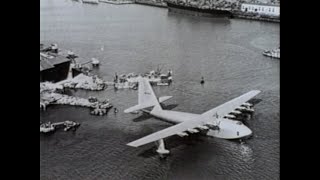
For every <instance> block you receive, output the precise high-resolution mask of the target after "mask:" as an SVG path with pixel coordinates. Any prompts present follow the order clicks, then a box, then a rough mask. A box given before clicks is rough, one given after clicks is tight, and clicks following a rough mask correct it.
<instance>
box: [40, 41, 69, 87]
mask: <svg viewBox="0 0 320 180" xmlns="http://www.w3.org/2000/svg"><path fill="white" fill-rule="evenodd" d="M70 63H71V59H70V58H68V57H66V56H63V55H61V54H59V53H58V48H57V46H56V45H51V46H50V47H44V46H43V45H42V44H40V82H45V81H49V82H58V81H61V80H64V79H66V78H67V77H68V73H69V68H70Z"/></svg>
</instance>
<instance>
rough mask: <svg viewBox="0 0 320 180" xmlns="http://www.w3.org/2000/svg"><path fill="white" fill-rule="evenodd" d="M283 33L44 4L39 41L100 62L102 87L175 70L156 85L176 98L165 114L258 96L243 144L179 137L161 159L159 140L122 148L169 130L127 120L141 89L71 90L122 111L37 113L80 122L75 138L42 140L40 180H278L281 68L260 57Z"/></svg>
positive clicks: (239, 23)
mask: <svg viewBox="0 0 320 180" xmlns="http://www.w3.org/2000/svg"><path fill="white" fill-rule="evenodd" d="M279 31H280V28H279V23H271V22H260V21H251V20H244V19H230V20H228V19H217V18H204V17H194V16H188V15H183V14H174V13H169V12H168V10H167V9H166V8H157V7H152V6H143V5H137V4H128V5H121V6H117V5H113V4H106V3H100V4H99V5H92V4H81V3H79V2H77V1H72V0H41V1H40V39H41V42H43V43H45V44H51V43H56V44H58V46H59V48H60V49H64V50H72V51H73V52H75V54H76V55H78V56H79V57H81V58H79V61H83V62H86V61H88V60H90V59H91V58H96V59H99V61H100V66H99V67H97V68H95V69H94V71H93V72H94V73H96V74H98V75H99V76H100V77H102V78H103V79H104V80H110V81H112V80H113V76H114V74H115V73H118V74H122V73H130V72H136V73H140V72H148V71H150V70H152V69H156V68H157V67H158V66H161V67H162V70H163V72H164V73H166V72H167V70H169V69H171V70H172V71H173V83H172V85H171V86H161V87H155V88H154V89H155V93H156V94H157V95H159V96H165V95H168V96H173V98H172V99H170V100H168V101H167V102H165V104H166V108H167V109H174V110H177V111H185V112H192V113H203V112H205V111H207V110H209V109H211V108H214V107H216V106H218V105H220V104H222V103H224V102H226V101H228V100H230V99H232V98H235V97H237V96H240V95H242V94H243V93H246V92H248V91H250V90H253V89H258V90H261V91H262V93H260V94H259V95H258V96H257V97H256V99H260V100H261V101H260V102H259V103H258V104H257V105H256V106H255V107H254V108H255V113H254V115H253V117H252V119H251V120H248V121H247V122H246V124H247V126H248V127H249V128H250V129H252V131H253V133H254V134H253V137H252V138H251V139H249V140H247V141H246V143H244V144H240V143H239V142H237V141H229V140H223V139H217V138H210V137H204V136H193V137H187V138H180V137H176V136H173V137H170V138H168V139H166V141H165V142H166V146H167V148H169V149H170V151H171V155H170V156H169V157H168V158H167V159H166V160H160V159H159V157H158V156H157V154H156V153H155V146H154V144H153V143H151V144H148V145H145V146H142V147H139V148H133V147H129V146H126V144H127V143H129V142H131V141H133V140H136V139H138V138H141V137H143V136H145V135H148V134H150V133H153V132H156V131H158V130H161V129H164V128H166V127H169V126H171V125H170V124H168V123H165V122H162V121H159V120H157V119H154V118H151V117H148V116H140V115H137V114H124V113H123V110H124V109H126V108H128V107H130V106H133V105H135V104H136V103H137V91H135V90H129V89H123V90H117V91H115V90H114V89H113V87H108V88H107V89H106V90H103V91H86V90H72V91H70V92H68V93H69V95H74V96H78V97H83V98H88V97H89V96H95V97H97V98H98V99H101V100H104V99H110V102H111V103H112V104H113V105H114V107H116V108H117V109H118V110H119V112H118V113H114V111H113V109H111V110H110V112H109V113H108V114H107V115H105V116H92V115H90V110H89V109H87V108H81V107H72V106H67V105H52V106H49V107H47V110H46V111H44V112H40V120H41V121H42V122H48V121H51V122H60V121H66V120H70V121H75V122H79V123H81V126H80V127H79V128H78V129H77V131H75V132H64V131H62V130H61V131H60V130H58V131H56V132H55V133H53V134H48V135H43V134H40V179H42V180H46V179H63V180H64V179H66V180H70V179H130V180H134V179H152V180H155V179H161V180H163V179H170V180H171V179H184V180H188V179H246V180H247V179H279V173H280V172H279V156H280V155H279V153H280V149H279V146H280V142H279V136H280V135H279V131H280V130H279V126H280V117H279V114H280V109H279V108H280V93H279V91H280V79H279V76H280V61H279V59H272V58H268V57H265V56H263V55H262V52H263V51H264V50H265V49H273V48H275V47H279ZM201 77H204V80H205V83H204V84H203V85H201V84H200V81H201Z"/></svg>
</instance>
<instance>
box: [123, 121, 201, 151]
mask: <svg viewBox="0 0 320 180" xmlns="http://www.w3.org/2000/svg"><path fill="white" fill-rule="evenodd" d="M198 125H199V122H197V121H195V120H192V121H186V122H182V123H180V124H177V125H174V126H171V127H168V128H166V129H163V130H161V131H158V132H155V133H153V134H150V135H148V136H145V137H143V138H140V139H138V140H136V141H133V142H130V143H129V144H127V145H128V146H132V147H139V146H142V145H144V144H148V143H151V142H154V141H157V140H159V139H164V138H166V137H169V136H172V135H175V134H177V133H180V132H183V131H186V130H187V129H189V128H194V127H196V126H198Z"/></svg>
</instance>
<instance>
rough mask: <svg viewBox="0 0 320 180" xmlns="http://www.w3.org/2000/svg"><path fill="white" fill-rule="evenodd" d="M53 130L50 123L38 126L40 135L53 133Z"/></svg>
mask: <svg viewBox="0 0 320 180" xmlns="http://www.w3.org/2000/svg"><path fill="white" fill-rule="evenodd" d="M54 130H55V128H54V126H53V125H52V124H51V123H44V124H41V125H40V132H41V133H48V132H51V131H54Z"/></svg>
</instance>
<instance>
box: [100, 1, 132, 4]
mask: <svg viewBox="0 0 320 180" xmlns="http://www.w3.org/2000/svg"><path fill="white" fill-rule="evenodd" d="M99 2H101V3H107V4H114V5H124V4H135V2H134V1H112V0H99Z"/></svg>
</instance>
